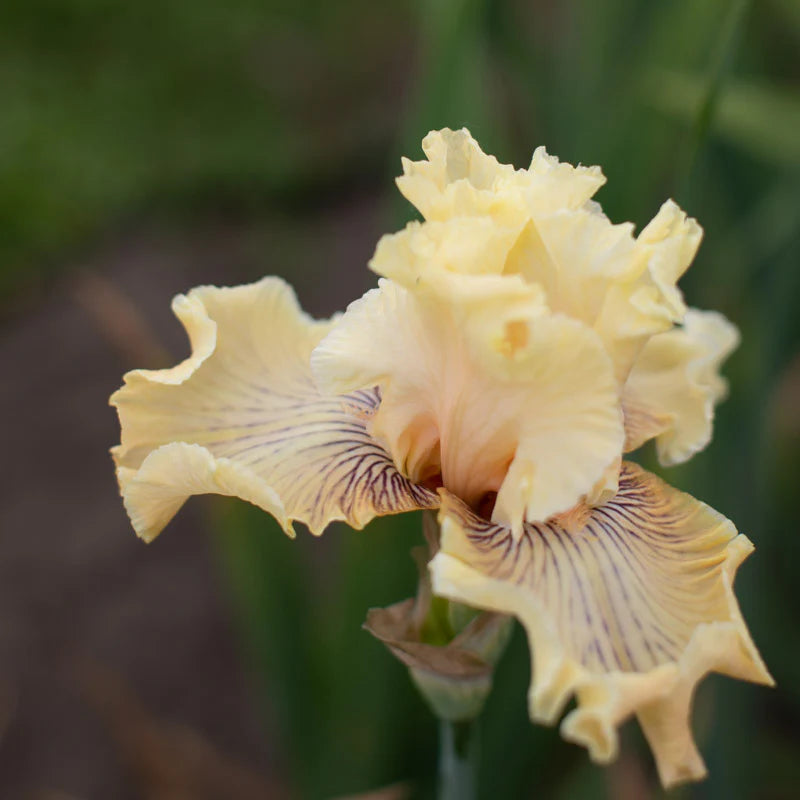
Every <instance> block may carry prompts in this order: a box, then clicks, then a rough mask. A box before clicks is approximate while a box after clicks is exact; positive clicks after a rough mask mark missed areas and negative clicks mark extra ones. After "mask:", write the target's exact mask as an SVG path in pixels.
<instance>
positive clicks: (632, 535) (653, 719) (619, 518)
mask: <svg viewBox="0 0 800 800" xmlns="http://www.w3.org/2000/svg"><path fill="white" fill-rule="evenodd" d="M619 484H620V485H619V492H618V494H617V495H616V496H615V497H614V498H613V499H612V500H610V501H609V502H607V503H606V504H605V505H603V506H600V507H597V508H594V509H590V508H588V507H586V506H582V507H576V508H575V509H573V510H572V511H571V512H569V513H568V514H564V515H562V516H561V517H558V518H555V519H554V520H551V521H550V522H548V523H544V524H542V523H537V524H526V525H525V526H524V529H523V534H522V536H514V535H513V533H512V531H511V530H510V529H509V528H506V527H503V526H500V525H497V524H493V523H490V522H487V521H485V520H482V519H480V518H478V517H477V516H476V515H475V514H474V513H472V512H471V511H470V510H469V509H468V508H467V507H466V506H465V505H464V504H463V503H461V502H460V501H459V500H458V499H456V498H455V497H453V496H452V495H449V494H448V493H446V492H444V491H442V509H441V511H440V524H441V531H442V541H441V550H440V552H439V553H438V554H437V555H436V556H435V557H434V559H433V560H432V562H431V565H430V568H431V574H432V577H433V588H434V591H435V592H436V593H437V594H439V595H443V596H445V597H448V598H450V599H453V600H457V601H459V602H462V603H467V604H469V605H472V606H475V607H478V608H483V609H487V610H492V611H498V612H501V613H507V614H513V615H515V616H517V617H518V618H519V620H520V621H521V622H522V624H523V625H524V627H525V629H526V631H527V633H528V638H529V643H530V647H531V657H532V662H533V668H532V672H533V676H532V682H531V687H530V692H529V704H530V713H531V717H532V718H533V719H534V720H536V721H540V722H545V723H553V722H554V721H555V720H556V719H557V717H558V716H559V715H560V714H561V713H562V711H563V709H564V707H565V705H566V703H567V702H568V700H569V699H570V697H572V696H573V695H574V696H575V697H576V700H577V707H576V708H575V709H574V710H573V711H571V712H570V713H569V714H568V715H567V716H566V717H565V718H564V720H563V722H562V725H561V731H562V735H564V736H565V737H566V738H567V739H569V740H571V741H574V742H577V743H579V744H582V745H584V746H586V747H587V748H588V750H589V753H590V755H591V757H592V758H593V760H595V761H597V762H601V763H603V762H607V761H610V760H611V759H613V758H614V757H615V756H616V754H617V750H618V739H617V727H618V725H619V724H620V723H621V722H622V721H623V720H624V719H625V718H626V717H628V716H630V715H631V714H633V713H636V714H637V715H638V716H639V717H640V719H641V720H642V724H643V726H644V730H645V733H646V735H647V737H648V739H649V741H650V743H651V745H652V747H653V751H654V753H655V755H656V759H657V761H658V765H659V771H660V774H661V776H662V780H663V781H664V783H665V785H672V784H674V783H676V782H678V781H680V780H684V779H688V778H693V777H698V776H699V775H700V771H701V766H700V765H701V763H702V762H700V761H699V756H698V755H697V751H696V748H695V746H694V743H693V741H692V738H691V733H690V730H689V725H688V716H689V706H690V701H691V697H692V693H693V690H694V688H695V686H696V684H697V682H698V681H699V680H700V679H701V678H702V677H703V676H704V675H705V674H706V673H707V672H709V671H716V672H722V673H725V674H729V675H732V676H734V677H737V678H742V679H746V680H751V681H755V682H759V683H767V684H768V683H771V678H770V676H769V674H768V672H767V671H766V668H765V667H764V664H763V663H762V661H761V659H760V657H759V655H758V652H757V651H756V649H755V646H754V645H753V643H752V641H751V639H750V635H749V633H748V631H747V628H746V626H745V624H744V622H743V620H742V617H741V614H740V612H739V608H738V605H737V603H736V598H735V596H734V594H733V590H732V584H733V576H734V573H735V571H736V568H737V566H738V564H739V563H740V562H741V561H742V559H743V557H744V556H745V555H746V554H747V553H748V552H749V551H750V550H751V549H752V545H750V543H749V541H748V540H747V539H746V537H744V536H742V535H737V533H736V530H735V529H734V527H733V525H732V524H731V523H730V522H729V521H728V520H727V519H725V518H724V517H723V516H721V515H720V514H718V513H717V512H716V511H714V510H713V509H711V508H709V507H708V506H706V505H704V504H703V503H700V502H699V501H697V500H695V499H694V498H692V497H691V496H689V495H686V494H683V493H681V492H678V491H676V490H674V489H672V488H671V487H669V486H667V485H666V484H665V483H664V482H663V481H661V480H660V479H658V478H656V477H655V476H654V475H651V474H649V473H647V472H645V471H644V470H642V469H641V468H639V467H637V466H636V465H633V464H629V463H626V464H625V465H624V466H623V469H622V473H621V475H620V482H619Z"/></svg>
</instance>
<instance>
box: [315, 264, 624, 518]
mask: <svg viewBox="0 0 800 800" xmlns="http://www.w3.org/2000/svg"><path fill="white" fill-rule="evenodd" d="M484 277H485V278H490V277H491V276H484ZM508 286H517V287H518V293H519V296H518V297H517V299H516V301H515V302H511V301H510V299H509V296H508V294H507V293H506V291H505V289H506V288H507V287H508ZM486 288H487V291H485V292H484V293H483V295H482V296H481V298H480V304H478V305H477V306H476V305H473V304H470V303H465V302H463V301H462V302H452V303H450V302H444V301H441V300H440V299H439V298H437V297H436V296H435V295H428V294H422V295H420V294H418V293H415V292H411V291H408V290H406V289H404V288H402V287H399V286H397V285H396V284H393V283H391V282H389V281H382V282H381V284H380V287H379V288H378V289H376V290H373V291H372V292H368V293H367V294H366V295H365V296H364V297H363V298H362V299H361V300H358V301H357V302H356V303H353V304H352V305H351V306H350V307H349V308H348V310H347V312H346V313H345V315H344V316H343V317H342V319H341V320H340V321H339V322H338V323H337V324H336V326H335V327H334V328H333V330H332V331H331V333H330V334H329V335H328V336H327V337H326V338H325V339H324V340H323V341H322V342H321V343H320V345H319V346H318V347H317V349H316V350H315V351H314V354H313V356H312V369H313V370H314V374H315V376H316V377H317V379H318V381H319V383H320V385H321V386H323V387H324V388H325V389H326V390H327V391H332V392H344V391H354V390H357V389H360V388H364V387H367V386H374V385H378V386H380V389H381V396H382V400H381V407H380V409H379V410H378V412H377V414H376V415H375V417H374V418H373V419H372V421H371V426H370V431H371V432H372V433H373V435H374V436H375V437H376V438H377V439H379V440H380V441H382V442H384V443H385V444H386V446H387V449H388V450H389V452H391V453H392V455H393V457H394V460H395V464H396V465H397V467H398V469H400V470H402V471H403V472H404V473H405V474H407V475H409V476H410V477H411V478H412V480H416V481H419V482H422V481H426V480H431V479H434V480H435V479H436V478H437V477H439V478H440V479H441V481H442V482H443V484H444V486H446V487H447V488H448V489H449V490H450V491H452V492H454V493H455V494H457V495H458V496H459V497H461V498H462V499H463V500H465V501H466V502H467V503H468V504H470V505H471V506H473V507H478V506H479V505H480V504H481V503H482V502H483V501H484V500H485V499H486V498H487V496H488V495H492V494H493V493H497V498H496V504H495V506H494V518H495V519H497V520H500V521H503V522H507V523H509V524H511V525H513V526H514V527H515V529H517V528H519V526H520V525H521V522H522V520H523V519H525V518H527V519H545V518H547V517H549V516H550V515H551V514H554V513H557V512H560V511H564V510H565V509H567V508H569V507H571V506H572V505H574V504H575V503H576V502H577V501H578V500H579V499H580V497H581V496H582V495H584V494H586V493H588V492H590V491H591V490H592V488H593V487H594V485H595V484H596V482H597V481H598V480H599V479H600V478H601V477H602V475H603V472H604V470H605V469H606V468H607V467H608V466H609V464H611V463H613V462H614V460H615V459H616V458H618V457H619V455H620V453H621V445H622V427H621V414H620V409H619V394H618V390H617V384H616V382H615V380H614V375H613V370H612V366H611V362H610V361H609V359H608V356H607V355H606V353H605V351H604V349H603V346H602V343H601V342H600V341H599V339H598V338H597V336H596V335H595V334H594V333H593V332H592V331H590V330H589V329H587V328H586V327H585V326H583V325H581V324H580V323H578V322H576V321H574V320H570V319H568V318H566V317H564V316H562V315H552V314H548V313H542V309H541V305H540V303H539V298H538V295H536V294H533V295H531V294H529V293H528V289H527V287H526V286H525V285H524V284H523V283H521V282H520V283H514V282H513V281H512V282H508V283H505V284H503V286H502V287H501V289H503V290H502V291H501V290H499V289H498V290H497V291H492V290H491V286H490V285H488V284H487V286H486ZM526 297H527V298H528V300H529V305H527V306H526V305H525V303H524V302H523V299H524V298H526ZM509 309H513V310H514V311H515V313H518V314H519V317H517V318H513V317H511V316H509Z"/></svg>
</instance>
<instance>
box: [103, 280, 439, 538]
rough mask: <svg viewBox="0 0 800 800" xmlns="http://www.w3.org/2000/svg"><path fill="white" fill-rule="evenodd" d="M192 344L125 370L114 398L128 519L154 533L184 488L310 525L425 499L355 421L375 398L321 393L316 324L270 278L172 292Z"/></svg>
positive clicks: (352, 520)
mask: <svg viewBox="0 0 800 800" xmlns="http://www.w3.org/2000/svg"><path fill="white" fill-rule="evenodd" d="M173 308H174V310H175V313H176V315H177V316H178V317H179V319H180V320H181V322H182V323H183V324H184V326H185V328H186V330H187V332H188V334H189V339H190V342H191V344H192V347H193V353H192V355H191V356H190V357H189V358H188V359H186V360H185V361H184V362H182V363H181V364H179V365H178V366H177V367H174V368H172V369H168V370H158V371H151V370H135V371H133V372H130V373H128V374H127V375H126V376H125V385H124V386H123V387H122V388H121V389H120V390H119V391H117V392H116V393H115V394H114V396H113V397H112V400H111V402H112V404H113V405H115V406H116V408H117V410H118V412H119V417H120V424H121V429H122V441H121V444H120V445H118V446H117V447H115V448H114V449H113V451H112V452H113V455H114V459H115V462H116V463H117V467H118V477H119V482H120V488H121V491H122V495H123V498H124V501H125V505H126V508H127V509H128V512H129V514H130V516H131V520H132V522H133V524H134V528H135V529H136V531H137V533H138V534H139V535H140V536H142V537H143V538H145V539H147V540H150V539H153V538H154V537H155V536H156V535H157V534H158V533H159V532H160V531H161V530H162V529H163V527H164V526H165V525H166V524H167V522H169V520H170V518H171V517H172V516H173V515H174V514H175V513H176V512H177V510H178V509H179V508H180V506H181V505H182V504H183V503H184V501H185V500H186V499H187V498H188V497H190V496H191V495H194V494H203V493H208V492H213V493H217V494H225V495H235V496H238V497H241V498H243V499H245V500H248V501H249V502H251V503H254V504H255V505H258V506H260V507H261V508H263V509H265V510H266V511H268V512H269V513H271V514H273V515H274V516H275V517H276V518H277V519H278V520H279V521H280V523H281V525H282V526H283V527H284V529H285V530H286V531H287V532H288V533H291V531H292V528H291V520H300V521H301V522H304V523H306V524H307V525H308V526H309V527H310V528H311V529H312V531H314V532H320V531H321V530H322V529H323V528H324V527H325V526H326V525H327V524H328V523H329V522H330V521H332V520H336V519H343V520H346V521H347V522H348V523H349V524H351V525H353V526H355V527H361V526H363V525H364V524H366V522H368V521H369V520H370V519H371V518H372V517H374V516H375V515H376V514H385V513H394V512H397V511H406V510H409V509H412V508H419V507H423V506H426V507H431V506H435V505H436V502H437V500H436V498H435V497H434V496H433V495H432V494H431V493H430V492H427V491H426V490H424V489H422V488H421V487H417V486H414V485H413V484H411V483H410V482H409V481H408V480H407V479H406V478H404V477H403V476H402V475H400V474H398V472H397V470H396V469H395V468H394V466H393V465H392V463H391V459H390V458H389V457H388V455H387V454H386V452H385V451H384V450H383V449H382V448H381V447H380V446H379V445H378V444H377V443H376V442H374V441H373V440H372V439H371V438H370V436H369V435H368V434H367V432H366V426H367V422H368V420H369V418H370V417H371V416H372V415H373V414H374V413H375V410H376V408H377V407H378V404H379V396H378V394H377V392H376V391H374V390H372V389H365V390H364V391H361V392H356V393H353V394H352V395H350V396H346V397H334V396H330V395H327V396H326V395H322V394H320V392H319V391H318V390H317V388H316V386H315V384H314V381H313V379H312V376H311V371H310V366H309V358H310V354H311V351H312V349H313V348H314V346H315V345H316V344H317V343H318V342H319V340H320V339H321V338H322V337H323V336H324V335H325V334H326V333H327V331H328V330H329V329H330V325H331V323H328V322H315V321H314V320H312V319H310V318H309V317H307V316H306V315H305V314H303V312H302V311H301V310H300V308H299V307H298V305H297V300H296V298H295V296H294V293H293V292H292V290H291V288H290V287H289V286H288V285H287V284H285V283H284V282H283V281H281V280H279V279H277V278H266V279H264V280H262V281H260V282H258V283H255V284H252V285H249V286H239V287H235V288H226V289H218V288H215V287H201V288H198V289H194V290H192V291H191V292H190V293H189V294H188V295H187V296H179V297H178V298H176V300H175V302H174V304H173Z"/></svg>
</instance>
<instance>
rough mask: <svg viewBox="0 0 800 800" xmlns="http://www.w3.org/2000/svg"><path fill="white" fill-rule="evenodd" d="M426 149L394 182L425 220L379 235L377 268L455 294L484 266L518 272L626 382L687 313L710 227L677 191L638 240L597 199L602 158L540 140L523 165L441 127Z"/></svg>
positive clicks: (411, 284) (417, 286) (485, 270)
mask: <svg viewBox="0 0 800 800" xmlns="http://www.w3.org/2000/svg"><path fill="white" fill-rule="evenodd" d="M423 149H424V151H425V153H426V155H427V157H428V160H426V161H419V162H411V161H408V160H404V162H403V168H404V175H403V176H402V177H400V178H399V179H398V185H399V187H400V190H401V191H402V192H403V194H404V195H405V196H406V197H407V198H408V199H409V200H410V201H411V202H412V203H414V205H416V206H417V208H419V209H420V211H421V212H422V214H423V216H424V217H425V219H426V220H427V221H426V222H425V223H423V224H421V225H420V223H411V224H410V225H409V226H407V228H406V229H405V230H404V231H401V232H400V233H398V234H395V235H393V236H387V237H384V238H383V239H382V240H381V242H380V243H379V245H378V249H377V251H376V253H375V257H374V258H373V260H372V262H371V264H370V266H371V268H372V269H373V270H374V271H375V272H377V273H378V274H380V275H383V276H384V277H388V278H391V279H392V280H395V281H397V282H399V283H401V284H402V285H403V286H405V287H407V288H409V289H413V290H415V291H419V290H428V291H434V292H439V294H440V295H441V296H443V297H448V296H449V297H451V298H453V299H454V295H457V294H458V293H459V292H463V291H464V289H463V287H465V286H468V285H469V284H470V283H474V282H476V279H477V278H479V277H481V276H483V277H485V276H489V275H492V276H506V277H516V278H519V277H521V278H522V279H523V280H524V281H526V282H527V283H529V284H531V285H532V286H535V287H536V288H537V290H538V291H539V292H540V293H541V294H542V299H543V302H544V303H545V304H546V305H547V306H548V307H549V309H550V310H551V311H554V312H559V313H563V314H566V315H568V316H570V317H572V318H573V319H577V320H580V321H581V322H583V323H584V324H586V325H588V326H589V327H590V328H592V329H593V330H595V332H596V333H597V334H598V335H599V336H600V338H601V339H602V341H603V342H604V344H605V345H606V348H607V350H608V352H609V355H610V356H611V359H612V361H613V362H614V368H615V374H616V376H617V379H618V380H619V381H620V382H624V381H625V379H626V378H627V375H628V372H629V371H630V369H631V366H632V364H633V362H634V360H635V359H636V357H637V355H638V353H639V351H640V350H641V348H642V346H643V345H644V344H645V343H646V341H647V339H648V338H649V337H651V336H653V335H655V334H658V333H661V332H664V331H667V330H669V329H670V328H671V327H672V325H673V324H674V323H676V322H680V321H681V320H682V319H683V316H684V314H685V312H686V306H685V304H684V301H683V297H682V295H681V292H680V290H679V289H678V286H677V282H678V280H679V278H680V277H681V276H682V275H683V273H684V272H685V271H686V269H687V268H688V266H689V264H690V263H691V261H692V259H693V258H694V255H695V252H696V251H697V247H698V246H699V244H700V240H701V238H702V229H701V228H700V226H699V225H698V224H697V222H696V221H695V220H693V219H691V218H689V217H687V216H686V214H684V212H683V211H681V209H680V208H679V207H678V206H677V205H676V204H675V203H674V202H672V201H671V200H669V201H667V202H666V203H664V204H663V205H662V207H661V208H660V210H659V212H658V213H657V214H656V216H655V217H654V218H653V220H652V221H651V222H650V223H649V224H648V225H647V226H646V227H645V228H644V229H643V230H642V232H641V233H640V235H639V236H638V237H636V238H634V236H633V225H631V224H630V223H624V224H621V225H614V224H612V223H611V222H610V221H609V219H608V218H607V217H606V216H605V215H604V214H603V213H602V211H601V209H600V206H599V205H598V204H597V203H595V202H594V201H592V200H590V198H591V197H592V196H593V194H594V193H595V192H596V191H597V189H598V188H599V187H600V186H601V185H602V184H603V183H604V181H605V178H604V177H603V174H602V172H601V171H600V170H599V168H597V167H582V166H578V167H573V166H572V165H570V164H565V163H561V162H559V161H558V159H556V158H554V157H552V156H549V155H547V153H546V151H545V150H544V148H538V149H537V150H536V152H535V153H534V156H533V159H532V161H531V165H530V167H529V169H527V170H515V169H514V168H513V167H512V166H510V165H507V164H500V163H499V162H498V161H497V159H495V158H494V157H492V156H489V155H486V154H485V153H483V152H482V151H481V149H480V147H479V146H478V144H477V142H476V141H475V140H474V139H473V138H472V137H471V136H470V135H469V132H468V131H466V130H460V131H451V130H448V129H445V130H442V131H434V132H432V133H430V134H428V136H427V137H426V138H425V140H424V141H423ZM456 276H458V277H459V278H460V280H457V278H456Z"/></svg>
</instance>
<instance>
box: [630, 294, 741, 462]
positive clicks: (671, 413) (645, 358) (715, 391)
mask: <svg viewBox="0 0 800 800" xmlns="http://www.w3.org/2000/svg"><path fill="white" fill-rule="evenodd" d="M738 342H739V334H738V331H737V330H736V328H735V326H734V325H732V324H731V323H730V322H729V321H728V320H727V319H725V317H723V316H722V314H718V313H717V312H714V311H698V310H695V309H690V310H689V311H687V313H686V317H685V319H684V322H683V326H682V327H676V328H673V330H671V331H668V332H666V333H661V334H658V335H657V336H653V337H652V338H651V339H650V340H649V341H648V342H647V344H646V345H645V346H644V348H643V349H642V351H641V353H640V354H639V356H638V358H637V360H636V361H635V363H634V365H633V368H632V370H631V372H630V375H629V376H628V379H627V382H626V383H625V387H624V390H623V396H622V402H623V409H624V413H625V433H626V442H625V449H626V451H630V450H634V449H636V448H637V447H640V446H641V445H642V444H644V442H646V441H647V440H648V439H652V438H653V437H655V439H656V448H657V450H658V457H659V460H660V461H661V463H662V464H665V465H670V464H679V463H681V462H683V461H686V460H688V459H689V458H691V457H692V456H693V455H694V454H695V453H697V452H698V451H700V450H702V449H703V448H704V447H705V446H706V445H707V444H708V442H709V441H710V440H711V432H712V427H713V422H714V406H715V405H716V404H717V403H719V402H720V401H721V400H722V399H723V398H724V397H725V395H726V393H727V383H726V381H725V379H724V378H722V376H721V375H720V374H719V368H720V365H721V364H722V362H723V361H724V360H725V359H726V358H727V357H728V356H729V355H730V353H731V352H733V350H734V349H735V348H736V346H737V344H738Z"/></svg>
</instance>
